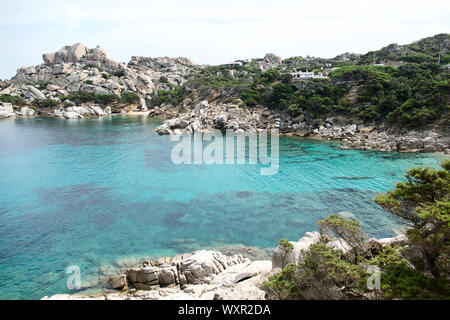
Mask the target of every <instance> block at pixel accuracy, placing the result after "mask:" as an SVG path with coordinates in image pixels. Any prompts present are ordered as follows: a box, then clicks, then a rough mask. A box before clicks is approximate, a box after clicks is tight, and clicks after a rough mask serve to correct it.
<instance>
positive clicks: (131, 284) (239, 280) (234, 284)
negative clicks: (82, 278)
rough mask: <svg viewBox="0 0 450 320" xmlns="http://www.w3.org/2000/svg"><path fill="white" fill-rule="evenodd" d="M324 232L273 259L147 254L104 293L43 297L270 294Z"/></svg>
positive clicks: (281, 249)
mask: <svg viewBox="0 0 450 320" xmlns="http://www.w3.org/2000/svg"><path fill="white" fill-rule="evenodd" d="M406 240H407V239H406V236H405V235H398V236H396V237H393V238H383V239H378V240H377V239H373V238H372V239H369V240H368V242H371V243H372V244H376V245H378V246H385V245H387V244H389V245H403V244H404V243H405V242H406ZM319 241H320V233H318V232H307V233H306V234H305V236H304V237H302V238H301V239H299V240H298V241H290V243H291V244H292V247H293V248H292V249H288V248H286V247H285V246H284V245H282V244H280V245H278V247H277V248H276V249H275V250H274V251H273V253H272V258H271V260H253V261H252V260H250V259H249V258H245V257H244V256H243V255H242V254H235V255H231V256H226V255H224V254H222V253H221V252H219V251H217V250H197V251H194V252H191V253H185V254H180V255H177V256H175V257H161V258H159V259H157V260H155V261H150V260H144V261H143V262H142V264H141V265H139V266H135V267H131V268H125V269H124V270H123V272H122V273H121V274H117V275H111V276H109V277H108V283H109V288H108V290H107V291H105V292H104V293H102V294H92V295H86V294H56V295H53V296H50V297H48V296H46V297H43V298H42V299H43V300H86V299H87V300H193V299H195V300H247V299H248V300H264V299H265V298H266V293H265V291H264V290H263V284H264V282H265V281H266V280H267V279H268V278H269V277H270V276H271V275H274V274H277V273H279V272H280V271H281V269H282V268H283V267H284V266H285V265H287V264H289V263H298V262H299V261H301V260H302V259H303V254H304V252H305V251H307V250H308V249H309V247H310V245H312V244H314V243H318V242H319ZM327 245H328V246H330V247H332V248H334V249H335V250H342V251H343V252H344V253H345V252H348V250H350V249H349V248H348V246H347V245H346V243H345V242H344V241H342V239H336V240H334V241H331V242H329V243H328V244H327Z"/></svg>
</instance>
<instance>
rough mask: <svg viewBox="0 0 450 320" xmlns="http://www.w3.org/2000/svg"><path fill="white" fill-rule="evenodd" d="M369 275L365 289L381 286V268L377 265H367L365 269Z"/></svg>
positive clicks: (377, 288)
mask: <svg viewBox="0 0 450 320" xmlns="http://www.w3.org/2000/svg"><path fill="white" fill-rule="evenodd" d="M366 271H367V273H369V274H370V276H369V277H368V278H367V282H366V284H367V289H369V290H375V289H376V290H379V289H380V288H381V269H380V267H378V266H374V265H371V266H368V267H367V269H366Z"/></svg>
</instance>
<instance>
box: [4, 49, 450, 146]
mask: <svg viewBox="0 0 450 320" xmlns="http://www.w3.org/2000/svg"><path fill="white" fill-rule="evenodd" d="M42 59H43V61H44V63H42V64H40V65H37V66H31V67H22V68H20V69H18V71H17V74H16V75H15V76H14V77H13V78H11V79H10V80H5V81H2V82H1V83H0V97H3V99H6V100H3V101H0V119H1V118H9V117H14V116H16V115H21V116H33V115H40V116H50V117H56V118H63V119H78V118H83V117H99V116H104V115H109V114H127V113H129V112H133V111H140V112H147V111H149V116H151V117H161V118H165V119H170V120H167V121H165V122H164V123H163V124H162V125H161V126H160V127H158V128H157V129H156V131H157V132H158V133H159V134H186V133H187V134H192V133H194V132H198V133H202V132H210V131H212V130H222V131H225V130H232V131H233V132H234V133H236V134H245V133H251V132H256V131H258V130H271V129H277V130H279V132H280V134H282V135H287V136H299V137H308V138H312V139H320V140H330V141H338V142H340V143H342V146H343V147H344V148H355V149H363V150H380V151H400V152H445V153H449V152H450V150H449V148H450V134H449V132H447V131H448V130H446V131H445V132H443V131H442V130H445V129H442V128H445V123H443V125H442V124H441V126H439V123H437V124H436V126H435V127H430V128H427V129H421V130H406V129H402V128H394V127H392V126H391V125H387V124H380V123H375V122H372V123H364V122H363V121H362V120H361V119H345V118H342V117H328V118H326V119H325V120H323V119H310V118H308V117H307V116H306V115H303V114H302V115H300V116H297V117H292V116H290V115H289V114H288V113H287V112H285V111H274V110H271V109H269V108H266V107H264V106H254V107H246V106H245V104H244V103H243V102H242V101H241V100H240V99H238V98H237V97H236V96H235V95H234V94H235V92H234V89H233V88H225V89H222V90H218V89H214V88H212V87H211V88H207V90H199V89H196V88H195V87H191V86H189V85H188V86H187V87H186V88H185V89H186V90H187V92H188V93H187V94H186V95H185V96H183V98H182V100H181V102H179V101H178V100H177V102H175V103H173V104H171V103H170V102H168V101H166V102H162V103H160V104H159V105H158V106H150V110H149V106H147V104H152V102H151V101H152V100H151V99H152V97H153V95H155V94H156V96H158V94H159V92H166V93H167V92H171V89H173V88H174V87H176V86H182V85H183V84H186V83H187V81H188V79H189V78H190V77H191V76H192V75H195V74H197V73H199V72H201V70H203V69H204V68H205V66H202V65H197V64H195V63H193V62H192V61H190V60H189V59H186V58H168V57H160V58H150V57H137V56H136V57H132V58H131V60H130V61H129V62H128V63H124V62H116V61H114V60H112V59H111V58H110V57H109V56H108V54H107V53H106V52H105V50H103V48H102V47H100V46H97V47H96V48H91V49H89V48H87V47H86V46H84V45H82V44H80V43H76V44H74V45H72V46H65V47H63V48H61V49H60V50H59V51H57V52H53V53H46V54H43V56H42ZM253 62H254V63H256V64H257V66H258V68H259V69H261V70H262V71H264V70H268V69H270V68H274V67H276V66H279V65H280V64H281V63H282V60H281V59H280V58H279V57H276V56H275V55H271V54H268V55H266V56H265V57H264V59H262V60H261V59H260V60H254V61H253ZM230 72H231V71H230ZM232 73H233V72H232ZM233 74H234V73H233ZM232 76H233V75H232ZM233 77H234V76H233ZM74 93H78V94H80V95H81V97H82V98H84V99H85V100H86V99H87V98H86V97H84V96H83V95H91V96H90V99H94V100H95V97H97V98H98V99H100V98H101V97H103V98H104V97H107V98H108V99H115V101H116V102H115V103H109V100H108V102H105V101H103V102H102V104H101V105H100V104H99V101H97V100H95V101H85V100H83V99H81V98H80V97H78V99H79V100H77V99H73V100H75V101H72V100H70V99H69V98H72V96H71V94H74ZM124 93H125V95H126V94H127V93H128V94H132V95H133V96H134V98H133V101H132V102H130V101H128V102H127V99H125V102H124V101H123V100H121V99H120V98H121V95H122V94H124ZM75 97H76V94H75ZM36 101H38V102H41V103H42V105H43V106H44V107H35V106H34V104H36ZM229 101H231V102H229ZM37 105H40V104H39V103H38V104H37Z"/></svg>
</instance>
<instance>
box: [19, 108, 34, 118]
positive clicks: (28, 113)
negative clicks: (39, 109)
mask: <svg viewBox="0 0 450 320" xmlns="http://www.w3.org/2000/svg"><path fill="white" fill-rule="evenodd" d="M19 112H20V114H22V115H23V116H34V114H35V111H34V110H33V109H31V108H28V107H22V108H20V111H19Z"/></svg>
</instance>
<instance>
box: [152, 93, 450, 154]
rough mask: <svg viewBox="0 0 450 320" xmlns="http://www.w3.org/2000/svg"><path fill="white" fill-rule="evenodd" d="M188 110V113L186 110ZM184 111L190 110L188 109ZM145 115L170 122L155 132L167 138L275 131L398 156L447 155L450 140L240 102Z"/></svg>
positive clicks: (439, 135) (167, 108) (158, 110)
mask: <svg viewBox="0 0 450 320" xmlns="http://www.w3.org/2000/svg"><path fill="white" fill-rule="evenodd" d="M190 108H191V109H190ZM186 109H190V110H188V111H186ZM149 116H163V117H166V118H171V119H170V120H166V121H165V122H163V123H162V124H161V125H160V126H159V127H158V128H156V129H155V131H156V132H157V133H158V134H160V135H165V134H192V133H205V132H213V131H214V130H216V131H217V130H221V131H226V130H231V131H233V132H234V133H235V134H246V133H247V134H251V133H255V132H257V131H260V130H273V129H277V130H279V132H280V134H282V135H285V136H299V137H308V138H312V139H317V140H330V141H338V142H340V143H342V146H343V147H344V148H354V149H362V150H377V151H400V152H445V153H449V152H450V149H449V148H450V136H448V135H447V134H444V133H441V132H437V131H435V130H432V129H431V130H422V131H418V130H410V131H406V130H394V129H393V128H389V127H388V126H386V125H384V124H376V123H369V124H368V123H362V122H361V121H356V122H349V120H348V119H342V118H338V117H329V118H326V120H325V121H324V122H323V123H320V124H317V123H312V122H311V121H307V120H305V119H304V117H301V116H300V117H297V118H292V117H291V116H289V115H288V114H286V113H279V112H276V111H273V110H270V109H267V108H264V107H254V108H242V107H240V106H239V105H238V104H215V103H208V101H207V100H203V101H201V102H199V103H197V104H196V105H194V106H193V107H191V106H185V108H183V109H181V111H178V112H176V111H174V109H173V108H171V107H170V106H162V107H156V108H153V109H150V110H149Z"/></svg>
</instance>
